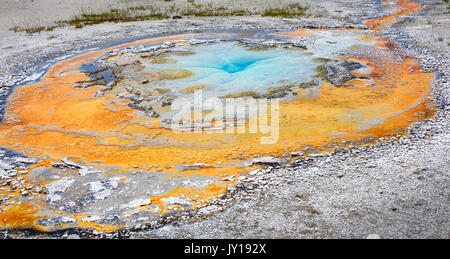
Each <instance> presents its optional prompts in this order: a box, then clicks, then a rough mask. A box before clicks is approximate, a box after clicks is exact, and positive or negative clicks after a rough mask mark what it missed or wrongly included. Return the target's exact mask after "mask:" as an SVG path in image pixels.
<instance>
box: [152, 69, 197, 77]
mask: <svg viewBox="0 0 450 259" xmlns="http://www.w3.org/2000/svg"><path fill="white" fill-rule="evenodd" d="M194 75H195V73H193V72H191V71H189V70H186V69H164V70H161V71H159V72H158V80H177V79H183V78H188V77H191V76H194Z"/></svg>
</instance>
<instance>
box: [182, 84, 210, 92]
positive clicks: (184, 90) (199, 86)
mask: <svg viewBox="0 0 450 259" xmlns="http://www.w3.org/2000/svg"><path fill="white" fill-rule="evenodd" d="M205 87H206V84H198V85H194V86H190V87H187V88H184V89H182V90H181V91H180V92H182V93H183V94H192V93H194V92H195V91H198V90H201V89H203V88H205Z"/></svg>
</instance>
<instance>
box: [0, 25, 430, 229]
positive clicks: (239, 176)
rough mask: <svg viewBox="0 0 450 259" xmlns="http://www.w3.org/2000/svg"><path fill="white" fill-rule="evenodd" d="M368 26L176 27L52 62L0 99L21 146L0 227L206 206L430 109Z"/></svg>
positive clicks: (416, 81)
mask: <svg viewBox="0 0 450 259" xmlns="http://www.w3.org/2000/svg"><path fill="white" fill-rule="evenodd" d="M368 22H370V21H368ZM370 24H372V25H371V27H370V28H371V29H368V30H362V29H299V30H294V31H283V32H252V33H249V32H233V33H196V34H178V35H172V36H165V37H154V38H148V39H142V40H138V41H134V42H129V43H124V44H121V45H117V46H113V47H106V46H105V47H103V48H102V47H101V48H98V49H96V50H89V51H85V52H84V53H81V54H77V55H73V56H71V57H69V58H66V59H62V60H58V61H54V62H53V63H52V64H51V66H50V68H48V69H47V70H45V69H42V70H40V71H38V72H37V73H41V72H45V73H42V76H40V77H39V79H38V80H34V81H30V82H26V83H22V84H20V85H18V86H16V87H15V88H14V90H13V91H12V93H11V94H10V95H9V97H8V99H7V103H6V105H5V112H4V114H3V121H2V123H1V124H0V147H2V148H3V149H5V150H8V152H15V154H19V155H20V156H19V157H20V159H18V158H16V160H15V163H16V164H17V165H18V166H20V167H21V169H20V173H21V176H22V177H23V178H24V182H23V184H24V186H25V187H24V188H26V190H27V193H26V196H23V195H21V193H22V192H20V193H19V191H20V189H16V190H12V189H8V188H9V187H7V186H6V187H5V188H6V189H3V190H0V194H2V195H3V194H5V195H6V194H8V197H9V198H8V199H9V200H11V201H20V202H21V203H20V204H19V203H12V202H11V203H3V204H0V218H2V219H7V220H6V221H0V227H5V228H8V227H13V228H33V229H36V230H40V231H56V230H61V229H70V228H82V229H95V230H97V231H100V232H112V231H116V230H119V229H123V228H132V227H134V226H137V225H143V224H144V225H145V224H152V222H153V223H154V222H159V221H160V220H161V218H162V217H163V216H165V215H169V213H172V214H173V215H180V216H182V215H184V214H183V213H186V212H191V211H201V213H204V214H205V215H208V213H215V212H217V211H214V210H213V209H212V208H213V207H212V205H215V204H216V203H217V200H219V199H220V198H223V197H229V196H227V195H233V192H235V191H236V189H237V186H238V185H239V184H240V183H242V182H243V181H244V180H243V179H245V177H247V176H248V175H252V174H257V173H260V172H262V171H260V170H261V169H265V168H267V167H268V166H269V167H271V168H272V167H277V166H283V165H289V164H292V163H293V162H294V161H295V159H298V158H299V157H304V158H305V159H307V157H308V156H309V155H311V154H315V155H317V154H319V155H320V154H324V153H329V152H332V151H335V150H342V149H345V148H348V146H349V145H352V146H366V145H371V144H373V143H374V142H375V141H376V140H378V139H379V138H382V137H383V138H384V137H391V136H395V135H398V134H404V130H405V129H406V128H407V127H408V126H409V125H411V124H412V123H415V122H418V121H421V120H423V119H425V118H429V117H431V116H432V115H433V108H432V104H430V103H429V101H428V99H427V97H428V95H429V93H430V84H431V81H432V80H433V78H434V75H433V73H428V72H423V71H422V67H421V62H420V61H419V60H417V59H414V58H411V57H408V56H406V55H403V54H402V52H400V51H395V50H393V48H394V47H392V46H393V45H394V46H395V44H392V42H389V41H388V40H387V39H386V38H383V37H380V35H379V33H378V32H377V31H376V29H375V28H377V26H380V24H378V23H375V22H374V21H372V23H370ZM16 157H17V156H16ZM17 159H18V160H17ZM0 166H1V165H0ZM10 194H12V195H10ZM5 197H6V196H5ZM11 204H12V205H11ZM155 224H156V223H155Z"/></svg>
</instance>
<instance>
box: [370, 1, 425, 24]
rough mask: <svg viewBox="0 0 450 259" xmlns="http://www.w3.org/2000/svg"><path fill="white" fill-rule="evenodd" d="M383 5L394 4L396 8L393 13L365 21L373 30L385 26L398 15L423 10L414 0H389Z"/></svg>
mask: <svg viewBox="0 0 450 259" xmlns="http://www.w3.org/2000/svg"><path fill="white" fill-rule="evenodd" d="M383 5H386V6H387V5H393V6H394V8H395V10H394V12H393V13H392V14H390V15H388V16H384V17H381V18H376V19H369V20H365V21H364V22H363V24H364V25H367V26H368V27H369V28H370V29H372V30H379V29H381V28H382V27H383V26H386V25H388V24H390V23H392V22H393V21H394V20H395V18H396V17H399V16H404V15H408V14H411V13H415V12H418V11H421V10H423V8H422V7H420V6H419V5H417V3H416V1H414V0H389V1H386V2H383Z"/></svg>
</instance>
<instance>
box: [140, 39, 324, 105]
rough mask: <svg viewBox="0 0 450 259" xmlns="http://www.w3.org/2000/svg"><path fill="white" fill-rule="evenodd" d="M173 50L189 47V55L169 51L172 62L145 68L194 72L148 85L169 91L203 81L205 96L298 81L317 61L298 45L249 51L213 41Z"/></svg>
mask: <svg viewBox="0 0 450 259" xmlns="http://www.w3.org/2000/svg"><path fill="white" fill-rule="evenodd" d="M176 50H186V51H187V50H191V51H195V52H196V54H194V55H189V56H176V55H171V56H170V57H169V58H170V59H174V60H176V63H175V64H145V65H146V70H147V71H148V72H153V73H154V72H157V71H160V70H162V69H187V70H190V71H192V72H194V73H195V76H192V77H189V78H185V79H179V80H166V81H160V82H152V83H150V85H149V86H150V87H152V86H155V87H166V88H170V89H171V91H172V93H174V94H177V95H178V94H180V95H181V93H180V92H179V91H180V90H182V89H184V88H186V87H190V86H194V85H198V84H206V85H207V87H206V88H204V89H203V95H204V96H205V97H219V96H224V95H228V94H236V93H240V92H244V91H255V92H259V93H266V92H267V89H268V88H270V87H276V86H283V85H292V84H299V83H301V82H307V81H310V80H311V79H312V76H313V75H314V74H315V73H316V71H315V68H316V67H317V66H318V65H320V63H319V62H316V61H314V60H313V57H312V56H310V55H306V54H304V50H301V49H294V50H288V49H280V48H276V49H268V50H262V51H251V50H247V49H246V48H245V47H243V46H241V45H239V44H237V43H233V42H226V43H217V44H212V45H201V46H183V47H177V49H176Z"/></svg>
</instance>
